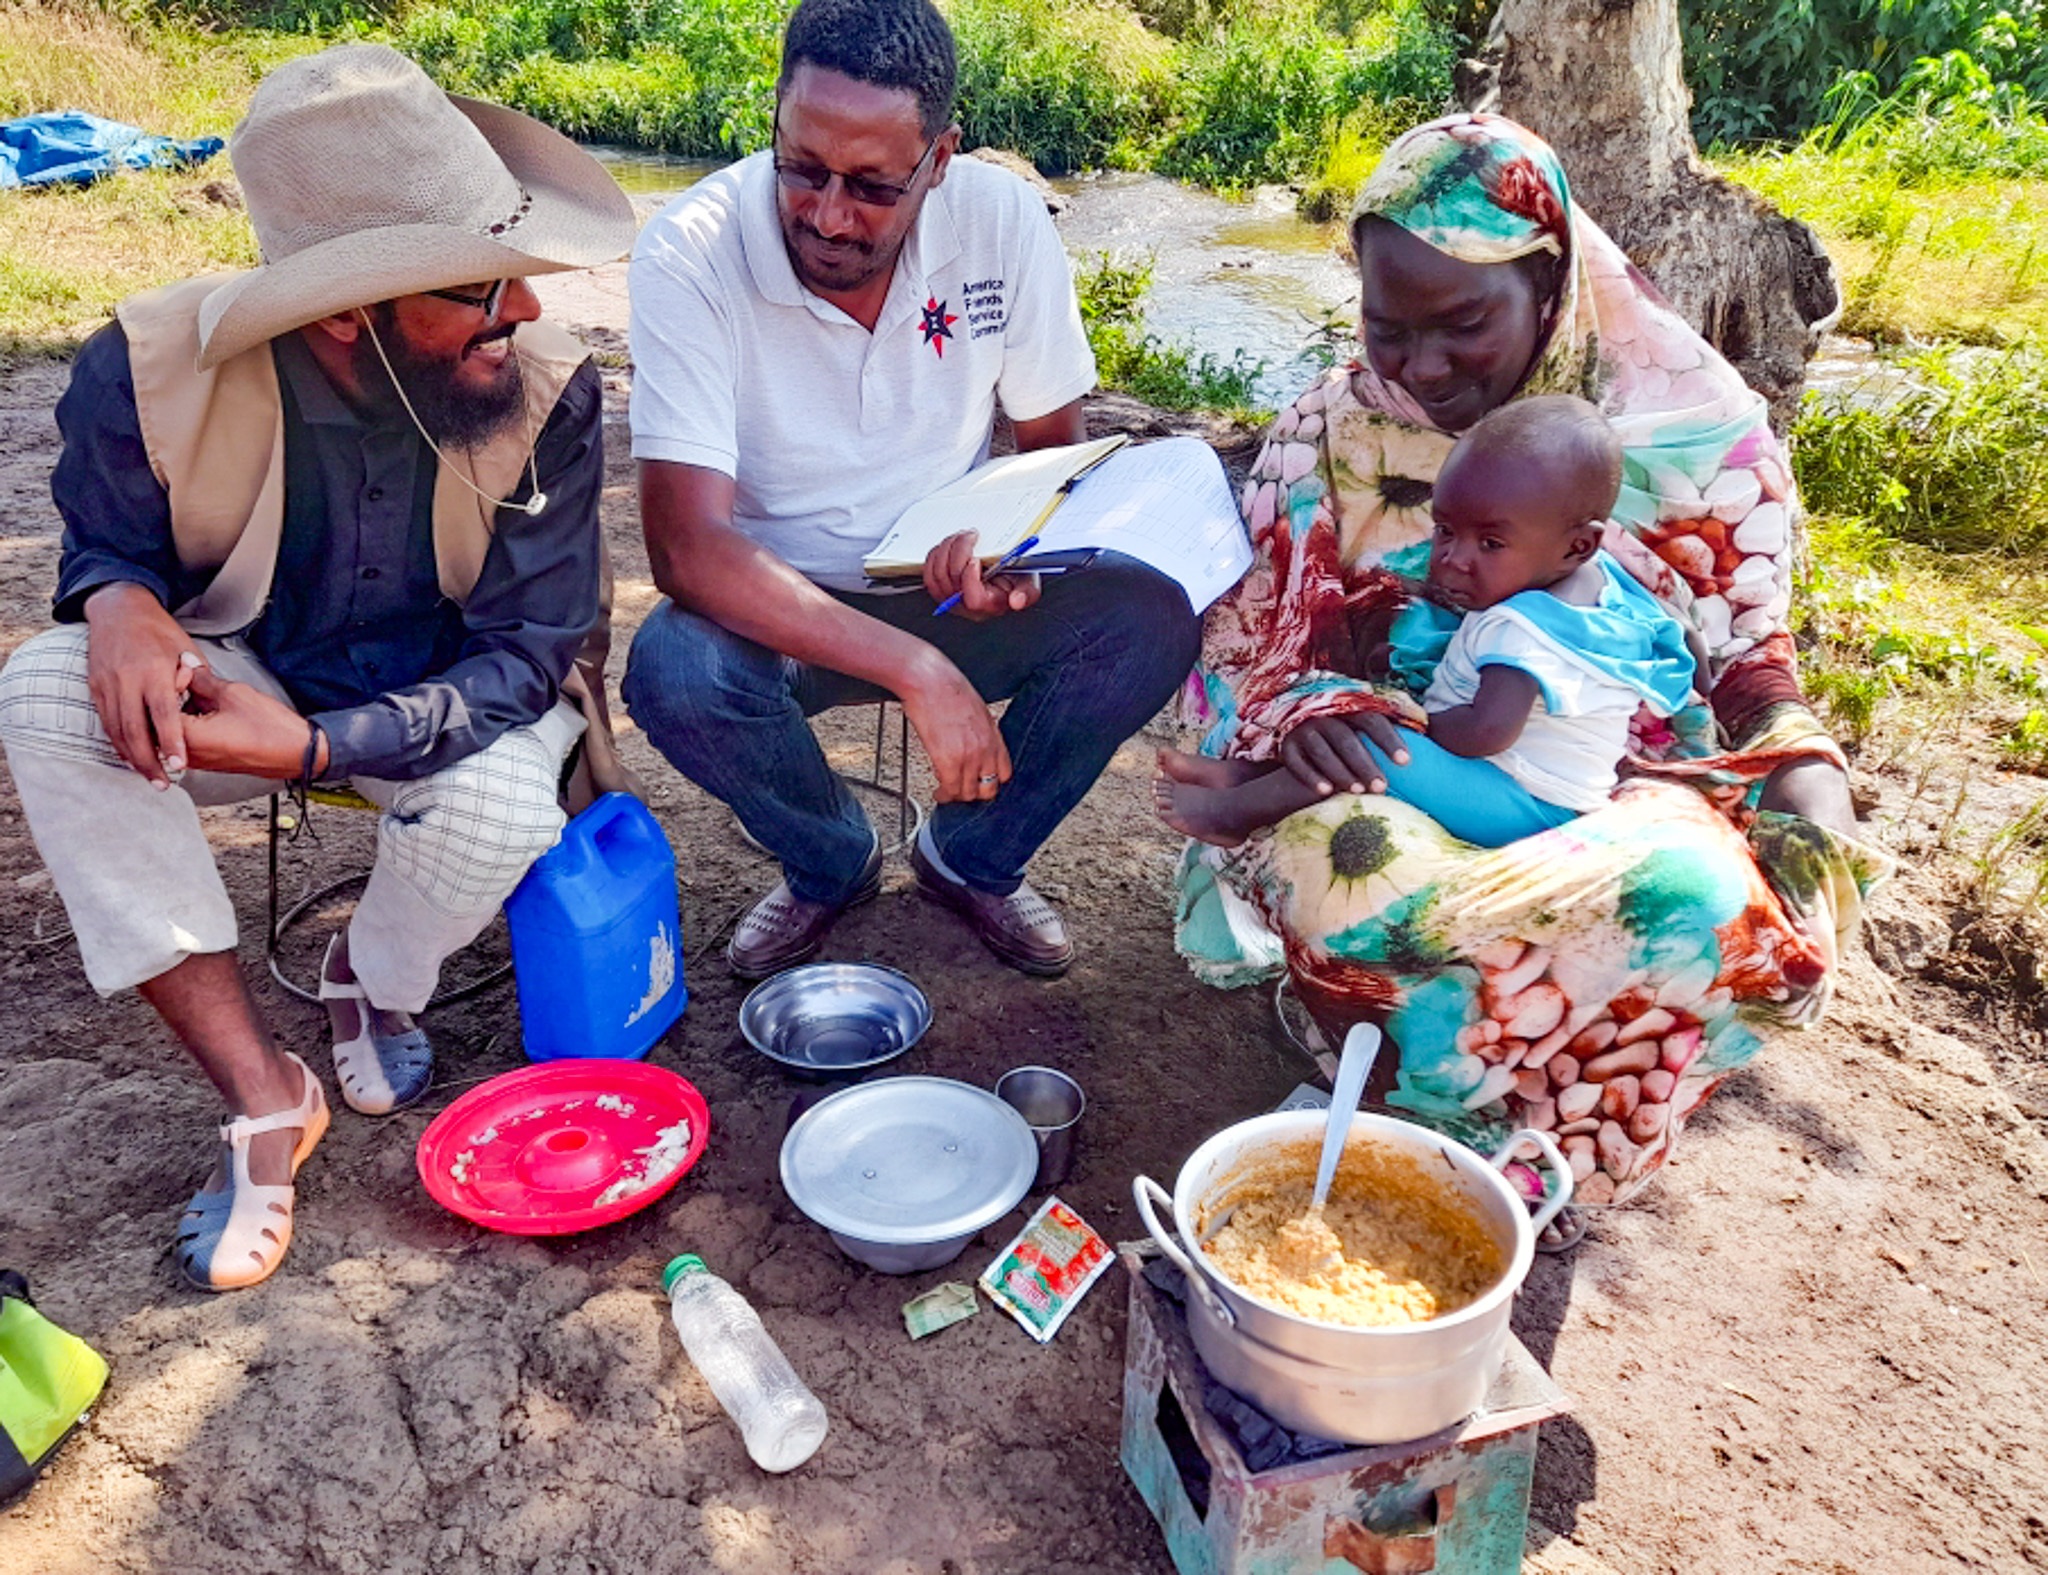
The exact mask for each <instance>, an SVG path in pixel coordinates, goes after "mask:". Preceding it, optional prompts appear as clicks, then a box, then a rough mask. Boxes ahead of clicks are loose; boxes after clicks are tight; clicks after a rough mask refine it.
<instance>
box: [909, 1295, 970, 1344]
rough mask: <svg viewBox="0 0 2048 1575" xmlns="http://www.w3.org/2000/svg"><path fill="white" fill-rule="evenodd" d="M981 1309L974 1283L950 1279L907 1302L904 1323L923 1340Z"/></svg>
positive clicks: (911, 1334) (918, 1338)
mask: <svg viewBox="0 0 2048 1575" xmlns="http://www.w3.org/2000/svg"><path fill="white" fill-rule="evenodd" d="M979 1310H980V1307H979V1305H978V1304H977V1303H976V1301H975V1300H974V1287H973V1286H971V1285H962V1284H961V1283H960V1282H959V1281H958V1280H948V1281H946V1282H945V1284H943V1285H934V1286H933V1287H932V1288H931V1289H930V1290H928V1291H926V1292H925V1293H924V1294H923V1295H922V1296H913V1297H912V1298H911V1299H910V1300H909V1301H907V1302H905V1303H904V1304H903V1327H904V1328H906V1329H908V1330H909V1331H910V1338H911V1339H913V1340H922V1339H923V1338H924V1337H925V1336H926V1335H928V1334H937V1333H938V1332H939V1331H940V1330H941V1329H946V1328H950V1327H951V1326H952V1325H954V1324H956V1323H959V1322H960V1321H961V1320H962V1319H966V1318H972V1317H973V1316H974V1315H975V1313H976V1312H978V1311H979Z"/></svg>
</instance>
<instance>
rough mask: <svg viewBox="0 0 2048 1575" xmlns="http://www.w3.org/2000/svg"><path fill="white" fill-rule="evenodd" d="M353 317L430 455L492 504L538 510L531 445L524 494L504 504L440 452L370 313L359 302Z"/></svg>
mask: <svg viewBox="0 0 2048 1575" xmlns="http://www.w3.org/2000/svg"><path fill="white" fill-rule="evenodd" d="M356 317H357V318H358V319H359V320H360V321H361V323H362V325H363V331H364V332H365V333H367V334H368V335H369V336H370V347H371V348H372V349H373V350H375V351H376V352H377V359H378V360H379V361H381V362H383V364H384V375H385V376H386V377H388V378H390V379H391V386H392V387H393V388H394V389H396V390H397V392H398V402H399V403H400V404H401V405H403V406H405V413H406V414H407V415H409V416H411V417H412V424H413V425H414V426H415V427H417V428H419V434H420V436H421V437H422V438H423V439H425V441H426V445H427V447H428V448H430V449H432V450H433V451H434V458H435V459H437V460H439V461H440V462H441V465H442V468H443V469H445V470H447V471H448V473H449V474H450V475H452V476H454V478H455V479H456V480H457V481H459V482H461V483H462V484H463V485H464V486H465V487H467V488H469V490H470V491H471V492H474V493H475V494H476V495H477V496H478V497H480V498H482V499H483V500H484V502H486V503H488V504H490V505H491V506H492V507H493V508H515V509H518V510H519V511H520V512H521V513H522V514H528V515H532V514H538V513H540V511H541V510H542V509H544V508H546V507H547V506H548V495H547V494H546V493H545V492H543V491H541V490H540V466H539V465H538V464H537V463H536V462H535V460H534V451H533V449H532V448H531V447H529V448H528V449H527V451H526V476H527V483H528V496H527V499H526V501H525V502H524V503H512V504H507V503H504V502H502V501H501V500H499V499H497V498H494V497H492V496H491V495H490V494H489V493H488V492H486V491H484V489H483V488H482V487H479V486H478V485H477V484H476V483H475V482H473V481H471V480H470V479H469V477H467V476H465V475H464V474H463V473H462V472H461V471H459V470H457V469H456V468H455V467H454V466H453V465H451V464H449V463H448V456H447V455H446V454H444V453H442V452H441V446H440V444H438V443H436V442H435V441H434V439H433V435H432V434H431V433H429V432H428V431H427V424H426V423H425V422H424V421H422V420H420V417H419V412H418V411H416V410H414V409H413V408H412V401H411V400H410V399H407V398H406V397H405V385H404V384H403V383H401V382H399V380H398V372H397V370H396V369H395V368H394V367H393V366H392V365H391V357H389V356H388V355H386V354H385V353H384V341H383V340H381V339H379V338H378V337H377V330H376V327H375V326H374V325H373V324H372V323H371V322H370V314H369V313H368V312H366V311H364V310H363V309H362V308H361V307H360V306H359V307H357V308H356Z"/></svg>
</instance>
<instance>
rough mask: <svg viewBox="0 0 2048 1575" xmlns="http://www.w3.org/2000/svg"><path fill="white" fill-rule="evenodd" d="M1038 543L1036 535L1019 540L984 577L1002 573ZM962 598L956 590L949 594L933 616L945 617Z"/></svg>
mask: <svg viewBox="0 0 2048 1575" xmlns="http://www.w3.org/2000/svg"><path fill="white" fill-rule="evenodd" d="M1037 545H1038V538H1037V537H1036V536H1026V537H1025V538H1024V539H1023V540H1022V541H1020V542H1018V543H1017V545H1016V546H1014V547H1012V548H1011V549H1010V550H1009V551H1008V552H1006V553H1004V554H1003V555H1002V556H1001V557H1000V558H998V559H996V561H995V562H994V563H992V564H990V565H989V567H988V568H987V570H985V571H984V574H983V578H987V577H988V576H989V575H995V574H1001V573H1002V572H1003V570H1005V569H1007V568H1008V567H1009V566H1010V565H1011V564H1013V563H1015V562H1016V561H1017V560H1018V559H1019V558H1021V557H1023V556H1024V554H1025V553H1027V552H1029V551H1030V550H1031V549H1032V548H1033V547H1036V546H1037ZM960 600H961V594H960V592H958V591H955V592H954V593H953V594H952V595H951V596H948V597H947V598H946V599H945V600H944V601H942V602H940V603H939V605H938V606H936V607H934V608H933V609H932V616H933V617H934V618H943V617H945V616H946V614H947V613H949V612H951V611H952V610H953V609H954V608H955V607H958V606H959V605H960Z"/></svg>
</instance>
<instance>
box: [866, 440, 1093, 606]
mask: <svg viewBox="0 0 2048 1575" xmlns="http://www.w3.org/2000/svg"><path fill="white" fill-rule="evenodd" d="M1128 442H1130V439H1129V438H1127V437H1125V436H1124V435H1123V434H1122V433H1121V432H1119V433H1117V434H1115V435H1114V436H1112V437H1106V438H1097V439H1095V440H1094V441H1093V442H1091V443H1069V444H1066V445H1064V446H1063V447H1060V448H1039V449H1033V450H1032V451H1031V452H1030V453H1028V454H1011V455H1008V456H1006V457H1005V458H1003V459H992V460H990V461H989V462H988V463H987V464H986V465H977V466H976V467H975V468H974V469H973V470H970V471H969V472H968V473H967V474H966V475H964V476H962V477H961V478H960V479H959V480H958V481H956V482H954V483H952V484H951V485H950V486H945V487H941V488H939V490H938V491H937V492H934V493H932V494H931V496H929V497H925V498H919V499H918V500H917V502H915V503H913V504H911V505H910V507H909V508H907V509H905V510H904V511H903V514H902V516H901V517H900V518H899V519H898V520H897V521H896V523H895V524H894V525H892V526H891V527H890V528H889V534H888V535H886V536H884V537H883V538H882V539H881V540H880V541H878V542H876V543H875V549H874V551H872V552H870V553H869V554H868V555H867V557H866V558H865V559H864V560H863V561H862V567H863V568H865V569H866V570H867V572H868V573H869V574H870V575H871V576H873V577H874V578H875V579H878V580H886V579H892V578H897V577H902V578H909V577H911V576H914V575H917V574H920V573H922V572H923V570H924V560H925V559H926V558H927V557H929V556H930V555H931V550H932V548H934V547H936V546H937V545H938V544H939V543H940V542H942V541H944V540H945V539H946V538H947V537H948V536H952V535H955V534H957V533H958V532H960V531H963V530H971V531H976V532H978V533H979V537H980V539H979V540H977V541H976V542H975V547H976V548H977V549H978V556H979V557H980V558H981V561H982V562H983V563H984V564H988V563H994V562H995V561H996V559H998V558H1000V557H1001V556H1002V555H1003V554H1004V553H1006V552H1008V551H1009V550H1010V549H1011V548H1012V547H1014V546H1016V545H1017V543H1018V542H1020V541H1024V540H1027V539H1028V538H1030V537H1032V536H1035V535H1039V534H1040V533H1041V532H1040V527H1041V526H1043V525H1044V524H1045V522H1046V520H1047V519H1049V518H1050V517H1051V515H1052V514H1053V512H1054V511H1055V510H1056V509H1058V508H1059V506H1060V504H1061V503H1062V502H1064V501H1065V499H1066V496H1067V494H1068V492H1069V490H1071V488H1072V487H1073V485H1074V483H1075V482H1076V481H1078V480H1079V479H1080V478H1081V477H1082V476H1085V475H1086V474H1087V473H1088V472H1089V471H1090V470H1092V469H1094V467H1095V466H1097V465H1099V464H1101V463H1102V462H1103V461H1104V460H1105V459H1107V458H1109V456H1110V455H1111V454H1113V453H1115V452H1116V451H1117V450H1118V449H1120V448H1122V447H1123V446H1124V445H1125V444H1126V443H1128Z"/></svg>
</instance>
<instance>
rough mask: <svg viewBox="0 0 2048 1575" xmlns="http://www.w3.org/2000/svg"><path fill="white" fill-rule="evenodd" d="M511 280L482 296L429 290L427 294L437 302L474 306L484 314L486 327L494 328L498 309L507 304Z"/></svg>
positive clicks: (495, 282) (503, 281)
mask: <svg viewBox="0 0 2048 1575" xmlns="http://www.w3.org/2000/svg"><path fill="white" fill-rule="evenodd" d="M511 282H512V281H511V280H510V279H499V280H496V281H494V282H493V283H492V285H491V287H490V288H489V289H488V290H486V291H484V293H483V294H482V295H470V294H467V293H466V292H464V291H462V290H428V291H426V292H425V293H426V294H428V295H431V296H433V297H434V299H435V300H437V301H453V302H455V303H456V305H458V306H474V307H476V308H477V309H478V310H479V311H481V312H482V313H483V314H484V327H486V328H490V327H494V326H495V325H496V323H497V321H498V308H499V307H501V306H503V305H504V304H505V286H507V285H508V284H510V283H511Z"/></svg>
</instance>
